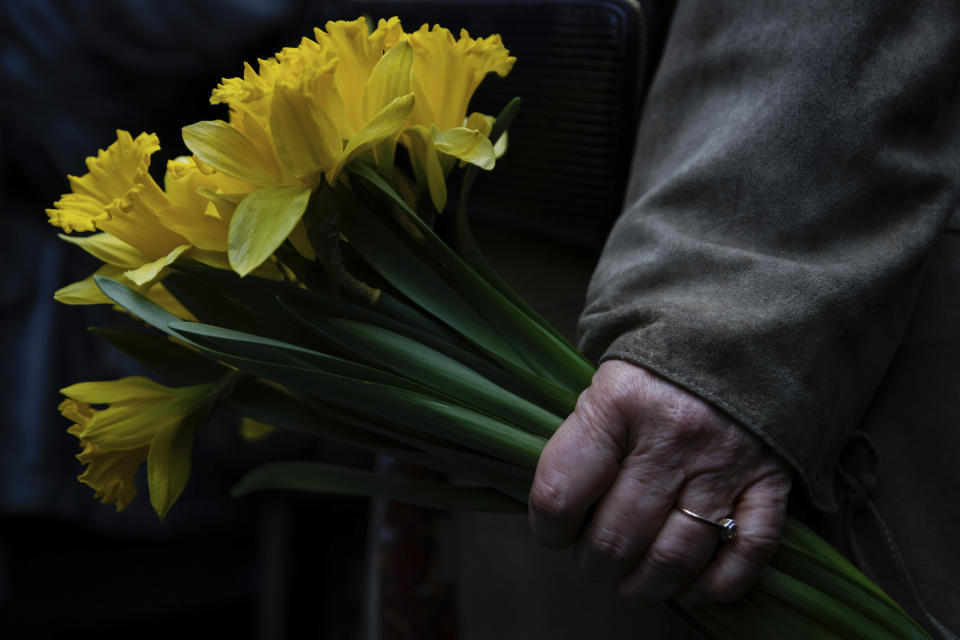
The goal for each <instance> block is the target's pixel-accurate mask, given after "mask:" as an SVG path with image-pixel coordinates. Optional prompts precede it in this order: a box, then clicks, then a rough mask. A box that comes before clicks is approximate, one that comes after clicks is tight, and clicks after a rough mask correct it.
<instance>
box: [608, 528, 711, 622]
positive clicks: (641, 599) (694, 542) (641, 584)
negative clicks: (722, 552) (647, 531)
mask: <svg viewBox="0 0 960 640" xmlns="http://www.w3.org/2000/svg"><path fill="white" fill-rule="evenodd" d="M719 541H720V539H719V536H718V535H717V531H716V529H714V528H712V527H710V526H708V525H705V524H703V523H702V522H697V521H696V520H693V519H692V518H690V517H688V516H685V515H683V514H682V513H680V511H678V510H674V511H672V512H671V513H670V515H669V516H668V517H667V520H666V522H664V524H663V528H662V529H660V531H659V533H658V535H657V537H656V539H655V540H654V541H653V544H651V545H650V547H649V548H648V549H647V551H646V554H644V556H643V559H642V560H641V561H640V562H638V563H637V565H636V567H634V568H633V570H632V571H630V572H629V573H628V574H627V575H626V576H624V578H623V579H622V580H620V582H619V584H618V587H619V589H620V594H621V595H622V596H623V597H624V598H625V599H626V600H628V601H630V602H632V603H634V604H639V605H643V604H650V603H653V602H659V601H661V600H665V599H667V598H670V597H672V596H674V595H676V594H677V593H679V592H680V591H682V590H683V589H684V588H685V587H686V586H687V585H688V584H690V582H691V581H692V580H693V579H694V578H696V577H697V576H698V575H699V574H700V573H701V572H702V571H703V570H704V568H705V567H706V566H707V564H708V563H709V562H710V559H711V558H712V557H713V554H714V551H715V550H716V548H717V544H718V543H719Z"/></svg>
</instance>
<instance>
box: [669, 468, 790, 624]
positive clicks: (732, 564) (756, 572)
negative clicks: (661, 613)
mask: <svg viewBox="0 0 960 640" xmlns="http://www.w3.org/2000/svg"><path fill="white" fill-rule="evenodd" d="M789 491H790V476H789V474H787V473H779V472H778V473H771V474H770V475H768V476H765V477H764V478H762V479H761V480H759V481H758V482H756V483H755V484H753V485H751V486H749V487H747V488H746V489H745V490H744V491H743V493H742V494H741V499H740V503H739V504H738V505H737V508H736V512H735V515H734V519H735V520H736V521H737V527H738V534H737V537H736V538H734V539H732V540H729V541H727V542H725V543H723V544H722V545H721V546H720V548H719V550H718V551H717V554H716V557H715V558H714V559H713V561H712V562H711V563H710V564H709V565H708V566H707V567H706V569H705V570H704V571H703V573H702V574H700V575H699V576H698V577H697V579H696V580H694V581H693V582H692V583H691V584H690V585H689V586H688V587H687V588H686V589H685V590H684V591H683V593H682V595H681V596H680V597H679V598H678V600H679V601H680V603H681V604H684V605H688V606H689V605H694V604H701V603H704V602H713V601H724V602H729V601H733V600H736V599H738V598H740V597H742V596H743V595H744V594H745V593H746V592H747V590H749V589H750V587H751V586H752V585H753V583H754V582H756V580H757V578H759V577H760V573H761V572H762V571H763V568H764V567H765V566H766V565H767V563H768V562H769V561H770V558H772V557H773V554H774V552H775V551H776V550H777V541H778V540H779V538H780V532H781V531H782V529H783V523H784V521H785V520H786V517H787V495H788V493H789Z"/></svg>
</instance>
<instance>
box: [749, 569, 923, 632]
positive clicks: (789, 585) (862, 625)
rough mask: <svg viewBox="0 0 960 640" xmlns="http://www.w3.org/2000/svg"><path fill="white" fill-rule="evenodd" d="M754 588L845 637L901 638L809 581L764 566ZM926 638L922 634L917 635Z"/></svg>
mask: <svg viewBox="0 0 960 640" xmlns="http://www.w3.org/2000/svg"><path fill="white" fill-rule="evenodd" d="M754 590H760V591H763V592H765V593H767V594H769V595H770V596H772V597H774V598H776V599H777V600H779V601H780V602H782V603H783V604H785V605H788V606H789V607H791V608H793V609H796V610H797V611H799V612H800V613H801V614H803V615H805V616H808V617H810V618H811V619H812V620H814V621H816V622H817V623H819V624H821V625H823V626H824V627H826V628H827V629H830V630H831V631H833V632H835V633H836V635H837V636H838V637H839V638H844V639H845V640H847V639H849V640H854V639H860V640H897V639H898V638H900V640H903V639H902V638H901V637H900V636H897V635H895V634H894V633H892V632H890V631H888V630H887V629H886V628H884V627H882V626H881V625H880V624H878V623H877V622H875V621H873V620H871V619H869V618H867V617H866V616H864V615H863V614H861V613H860V612H859V611H857V610H855V609H853V608H851V606H850V604H849V603H845V602H840V601H838V600H835V599H834V598H831V597H830V596H827V595H826V594H824V593H822V592H821V591H819V590H817V589H815V588H814V587H811V586H810V585H808V584H804V583H803V582H801V581H799V580H797V579H796V578H793V577H792V576H788V575H787V574H785V573H783V572H781V571H777V570H776V569H774V568H772V567H767V569H766V570H765V571H764V572H763V574H762V575H761V577H760V579H759V580H758V581H757V584H756V586H754ZM918 637H922V638H925V640H926V638H927V636H926V635H925V634H924V635H922V636H918Z"/></svg>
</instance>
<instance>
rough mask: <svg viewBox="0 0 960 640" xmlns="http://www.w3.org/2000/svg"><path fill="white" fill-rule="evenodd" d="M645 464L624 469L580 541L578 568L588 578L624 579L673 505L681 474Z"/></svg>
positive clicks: (577, 552)
mask: <svg viewBox="0 0 960 640" xmlns="http://www.w3.org/2000/svg"><path fill="white" fill-rule="evenodd" d="M646 469H647V467H646V466H644V465H632V466H629V467H625V468H624V469H623V470H621V472H620V474H619V476H617V479H616V480H615V481H614V483H613V486H612V487H611V488H610V490H609V491H608V492H607V493H606V495H604V496H603V499H602V500H601V501H600V504H599V505H598V506H597V509H596V510H595V511H594V513H593V516H592V518H591V519H590V523H589V525H588V526H587V527H586V529H585V530H584V531H583V534H582V536H581V538H580V540H579V541H578V542H577V546H576V549H575V555H576V560H577V567H578V569H579V570H580V572H581V573H582V574H583V575H584V576H585V577H587V578H588V579H590V580H594V581H598V582H610V581H615V580H618V579H620V578H621V577H622V576H623V575H624V574H625V573H627V572H628V571H629V570H630V569H631V568H632V567H633V566H634V565H635V564H636V563H637V562H638V561H639V560H640V558H641V557H642V556H643V554H644V552H645V551H646V549H647V547H649V546H650V544H651V543H652V542H653V540H654V539H655V538H656V536H657V534H658V533H659V531H660V528H661V526H662V524H663V522H664V520H666V519H667V516H668V515H669V513H670V510H671V509H672V508H673V503H674V500H675V496H676V495H677V491H678V490H679V487H680V484H681V483H682V481H683V477H682V474H680V473H672V474H669V475H668V473H667V472H661V473H659V474H652V473H650V472H649V471H646Z"/></svg>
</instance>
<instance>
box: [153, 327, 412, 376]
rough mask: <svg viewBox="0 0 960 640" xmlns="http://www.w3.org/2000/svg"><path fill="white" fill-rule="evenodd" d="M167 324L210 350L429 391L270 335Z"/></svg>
mask: <svg viewBox="0 0 960 640" xmlns="http://www.w3.org/2000/svg"><path fill="white" fill-rule="evenodd" d="M169 327H170V329H172V330H173V331H176V332H177V333H178V334H179V335H183V336H186V337H188V338H189V339H190V340H191V341H193V342H194V343H195V344H198V345H201V347H204V346H206V345H213V348H214V350H218V351H220V352H222V353H226V354H229V355H231V356H239V357H241V358H249V359H251V360H256V361H262V362H264V363H272V364H281V365H292V366H295V367H301V368H305V369H310V370H317V371H322V372H323V373H332V374H335V375H338V376H345V377H348V378H354V379H356V380H363V381H368V382H376V383H378V384H383V385H391V386H394V387H397V388H399V389H408V390H412V391H418V392H421V393H427V394H429V393H430V389H429V388H428V387H426V386H424V385H422V384H419V383H417V382H416V381H411V380H405V379H403V378H401V377H399V376H396V375H393V374H391V373H387V372H385V371H382V370H381V369H377V368H374V367H368V366H366V365H364V364H361V363H358V362H351V361H350V360H345V359H343V358H338V357H336V356H332V355H329V354H326V353H321V352H319V351H314V350H313V349H307V348H306V347H301V346H298V345H294V344H290V343H287V342H281V341H279V340H274V339H272V338H265V337H263V336H257V335H253V334H250V333H244V332H242V331H235V330H233V329H226V328H224V327H216V326H213V325H207V324H201V323H199V322H186V321H182V320H177V321H175V322H170V324H169Z"/></svg>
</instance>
